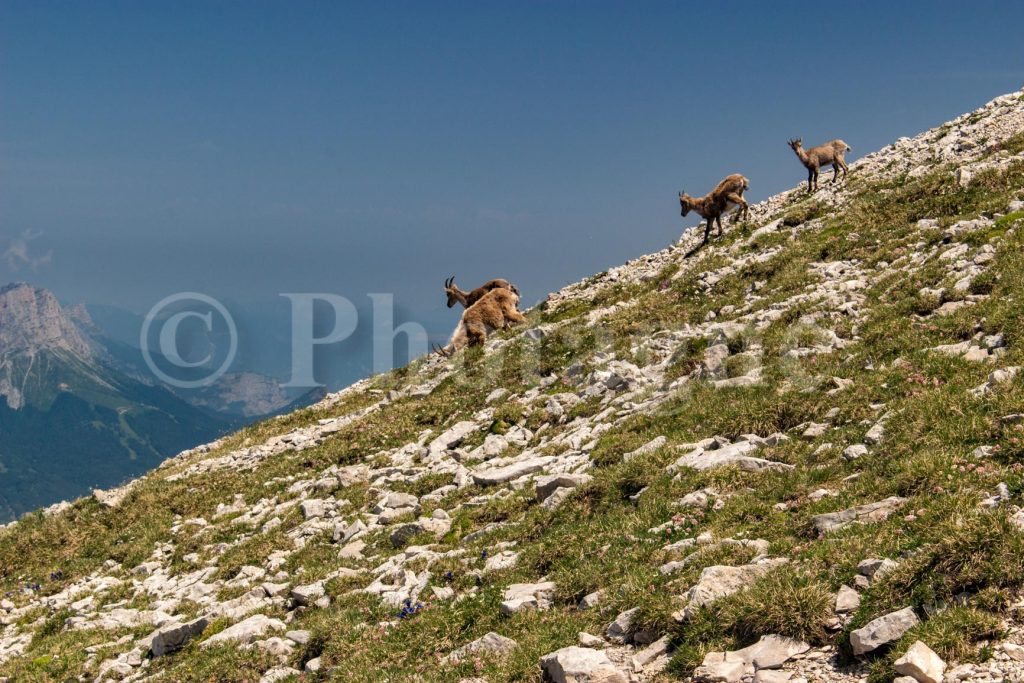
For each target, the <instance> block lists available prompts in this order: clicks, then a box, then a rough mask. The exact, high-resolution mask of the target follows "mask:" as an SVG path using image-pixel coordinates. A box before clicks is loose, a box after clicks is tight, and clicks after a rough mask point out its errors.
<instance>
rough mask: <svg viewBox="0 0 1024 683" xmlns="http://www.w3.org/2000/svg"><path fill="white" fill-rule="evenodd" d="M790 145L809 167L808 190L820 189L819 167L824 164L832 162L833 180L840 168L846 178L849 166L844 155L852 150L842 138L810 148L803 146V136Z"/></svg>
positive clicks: (792, 141) (801, 161) (833, 180)
mask: <svg viewBox="0 0 1024 683" xmlns="http://www.w3.org/2000/svg"><path fill="white" fill-rule="evenodd" d="M789 146H790V147H792V148H793V151H794V152H796V155H797V157H798V158H799V159H800V163H801V164H803V165H804V168H806V169H807V191H808V192H814V191H815V190H817V189H818V169H820V168H821V167H822V166H828V165H829V164H832V182H833V183H834V182H835V181H836V178H837V177H838V176H839V169H840V168H842V169H843V179H844V180H845V179H846V173H847V168H848V167H847V166H846V161H844V160H843V155H844V154H846V153H847V152H849V151H850V149H851V148H850V146H849V145H848V144H846V143H845V142H843V141H842V140H829V141H828V142H826V143H825V144H824V145H818V146H817V147H812V148H811V149H809V150H805V149H804V148H803V138H797V139H795V140H790V141H789Z"/></svg>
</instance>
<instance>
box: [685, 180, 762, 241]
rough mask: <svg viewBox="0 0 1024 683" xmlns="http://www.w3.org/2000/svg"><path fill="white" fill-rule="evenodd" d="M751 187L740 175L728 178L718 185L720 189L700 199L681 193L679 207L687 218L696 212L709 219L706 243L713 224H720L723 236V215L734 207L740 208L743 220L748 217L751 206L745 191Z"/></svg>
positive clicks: (706, 227) (720, 232)
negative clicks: (744, 193)
mask: <svg viewBox="0 0 1024 683" xmlns="http://www.w3.org/2000/svg"><path fill="white" fill-rule="evenodd" d="M749 187H750V182H749V181H748V180H747V179H746V178H744V177H743V176H742V175H740V174H739V173H733V174H732V175H730V176H726V177H725V180H723V181H722V182H720V183H718V187H716V188H715V189H713V190H712V191H711V192H710V193H708V194H706V195H704V196H703V197H701V198H700V199H697V198H695V197H691V196H690V195H688V194H686V193H685V192H680V193H679V205H680V206H681V207H682V215H683V216H684V217H685V216H686V214H688V213H689V212H690V211H696V212H697V213H698V214H700V215H701V216H702V217H703V218H705V219H707V222H708V224H707V226H705V228H704V242H707V241H708V235H709V234H711V224H712V223H714V222H716V221H717V222H718V236H719V237H721V236H722V214H723V213H725V212H726V211H728V210H729V209H731V208H732V207H734V206H736V207H740V209H739V211H740V212H741V213H742V214H743V218H744V219H745V218H746V217H747V211H748V210H749V206H748V205H747V201H746V200H745V199H743V192H744V190H746V189H748V188H749Z"/></svg>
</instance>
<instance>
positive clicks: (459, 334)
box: [434, 287, 526, 357]
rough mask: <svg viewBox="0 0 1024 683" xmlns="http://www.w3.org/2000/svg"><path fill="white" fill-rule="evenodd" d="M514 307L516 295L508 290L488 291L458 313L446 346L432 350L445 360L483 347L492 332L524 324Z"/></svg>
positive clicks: (520, 314)
mask: <svg viewBox="0 0 1024 683" xmlns="http://www.w3.org/2000/svg"><path fill="white" fill-rule="evenodd" d="M518 303H519V295H518V294H516V293H515V292H513V291H512V290H511V289H505V288H504V287H497V288H495V289H492V290H491V291H489V292H487V293H486V294H484V295H483V296H482V297H480V299H479V300H478V301H477V302H476V303H475V304H473V305H471V306H469V307H468V308H466V310H464V311H463V312H462V318H461V319H460V320H459V325H458V327H456V328H455V331H454V332H452V338H451V341H449V342H448V345H447V346H444V347H435V348H434V350H435V351H437V353H439V354H440V355H442V356H446V357H447V356H450V355H452V354H453V353H455V352H456V351H458V350H459V349H462V348H464V347H466V346H478V345H480V344H483V343H484V341H486V339H487V335H488V334H489V333H490V332H491V331H493V330H501V329H504V328H506V327H511V326H512V325H513V324H515V323H524V322H526V316H524V315H523V314H522V313H520V312H519V311H518V310H517V309H516V306H517V305H518Z"/></svg>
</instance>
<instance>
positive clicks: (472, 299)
mask: <svg viewBox="0 0 1024 683" xmlns="http://www.w3.org/2000/svg"><path fill="white" fill-rule="evenodd" d="M498 288H501V289H507V290H509V291H512V292H515V294H517V295H518V294H519V290H518V289H516V286H515V285H514V284H512V283H511V282H509V281H508V280H502V279H501V278H496V279H494V280H488V281H487V282H485V283H483V284H482V285H480V286H479V287H477V288H476V289H474V290H473V291H470V292H466V291H463V290H461V289H459V286H458V285H456V284H455V276H454V275H452V276H451V277H450V278H448V279H447V280H445V281H444V293H445V294H447V295H448V308H451V307H452V306H454V305H455V303H456V302H458V303H460V304H462V307H463V308H469V307H470V306H472V305H473V304H475V303H476V302H477V301H479V300H480V297H482V296H483V295H484V294H486V293H487V292H489V291H491V290H492V289H498Z"/></svg>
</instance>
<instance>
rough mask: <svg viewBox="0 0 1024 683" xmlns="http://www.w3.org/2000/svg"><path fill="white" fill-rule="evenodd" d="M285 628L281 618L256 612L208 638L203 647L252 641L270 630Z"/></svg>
mask: <svg viewBox="0 0 1024 683" xmlns="http://www.w3.org/2000/svg"><path fill="white" fill-rule="evenodd" d="M284 628H285V625H284V622H283V621H280V620H279V619H271V618H270V617H268V616H266V615H265V614H254V615H253V616H251V617H249V618H248V619H246V620H244V621H240V622H238V623H237V624H235V625H233V626H228V627H227V628H226V629H224V630H223V631H221V632H220V633H217V634H214V635H213V636H211V637H210V638H208V639H206V640H205V641H203V647H209V646H210V645H216V644H217V643H224V642H231V641H235V642H239V643H251V642H253V641H255V640H256V639H258V638H260V637H262V636H264V635H265V634H266V633H267V632H268V631H283V630H284Z"/></svg>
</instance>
